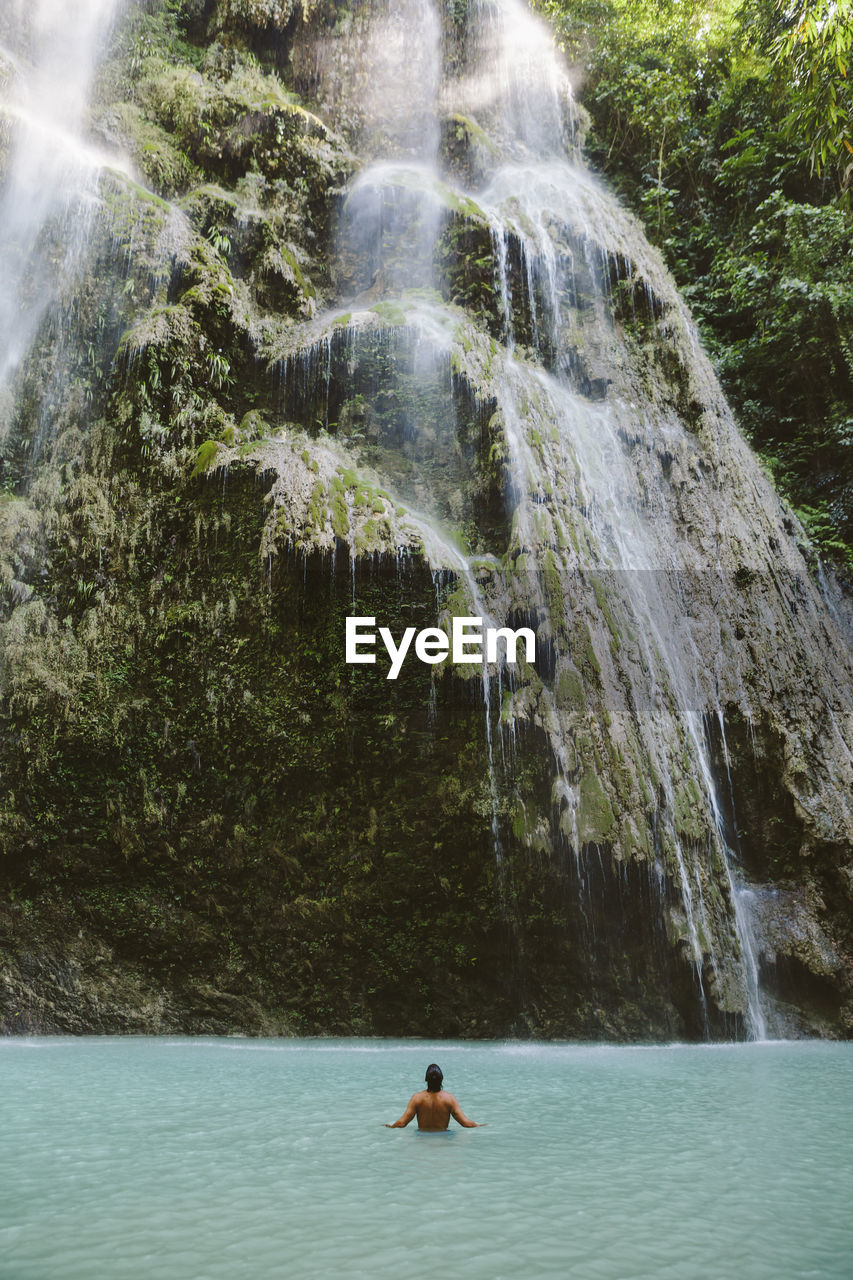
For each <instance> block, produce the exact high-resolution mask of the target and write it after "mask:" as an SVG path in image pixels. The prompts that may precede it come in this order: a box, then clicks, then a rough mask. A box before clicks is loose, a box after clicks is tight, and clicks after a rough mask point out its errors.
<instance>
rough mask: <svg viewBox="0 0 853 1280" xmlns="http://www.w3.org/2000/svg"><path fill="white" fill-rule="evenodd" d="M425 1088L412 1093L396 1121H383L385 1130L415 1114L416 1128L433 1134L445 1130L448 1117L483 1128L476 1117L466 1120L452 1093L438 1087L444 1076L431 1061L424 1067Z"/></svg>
mask: <svg viewBox="0 0 853 1280" xmlns="http://www.w3.org/2000/svg"><path fill="white" fill-rule="evenodd" d="M424 1079H425V1080H426V1088H425V1089H421V1091H420V1093H413V1094H412V1096H411V1098H410V1099H409V1105H408V1106H407V1107H406V1110H405V1111H404V1112H403V1114H402V1115H401V1116H400V1119H399V1120H395V1121H394V1123H393V1124H386V1126H385V1128H386V1129H405V1127H406V1125H407V1124H408V1123H409V1121H410V1120H414V1118H415V1116H417V1117H418V1128H419V1129H425V1130H428V1131H429V1132H432V1133H437V1132H440V1131H441V1130H442V1129H446V1128H447V1126H448V1125H449V1124H450V1117H451V1116H453V1119H454V1120H455V1121H456V1122H457V1123H458V1124H461V1125H462V1127H463V1128H464V1129H485V1127H486V1126H485V1125H484V1124H477V1122H476V1120H469V1119H468V1117H467V1116H466V1114H465V1112H464V1111H463V1110H462V1108H461V1107H460V1105H459V1103H458V1102H457V1101H456V1099H455V1098H454V1096H453V1094H452V1093H445V1091H444V1090H443V1089H442V1087H441V1082H442V1080H443V1079H444V1073H443V1071H442V1070H441V1067H439V1066H437V1065H436V1063H434V1062H431V1063H430V1065H429V1066H428V1067H427V1069H426V1075H425V1076H424Z"/></svg>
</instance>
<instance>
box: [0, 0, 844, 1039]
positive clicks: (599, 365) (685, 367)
mask: <svg viewBox="0 0 853 1280" xmlns="http://www.w3.org/2000/svg"><path fill="white" fill-rule="evenodd" d="M46 2H47V0H45V3H46ZM98 3H99V0H91V4H92V6H93V12H94V11H95V10H97V11H98V12H99V13H100V14H101V17H102V18H106V17H107V16H108V15H107V9H108V6H106V5H102V6H101V8H100V10H98ZM96 16H97V15H96ZM21 21H22V20H21ZM96 25H97V24H96ZM9 26H10V29H9V31H3V33H2V36H3V40H4V42H5V43H6V44H9V45H11V46H12V48H11V51H9V52H6V53H3V52H2V51H0V76H4V77H5V79H4V81H3V83H4V86H5V87H4V89H3V92H4V93H5V95H6V101H7V103H18V102H19V101H20V100H21V98H20V86H22V85H26V84H27V83H30V82H31V77H32V74H33V73H32V71H31V67H32V66H33V65H38V59H39V58H40V57H43V55H42V54H40V53H39V48H38V45H37V41H36V40H35V36H34V35H33V33H32V32H30V33H29V36H28V33H27V32H26V31H25V30H23V28H22V26H21V25H20V23H19V24H17V25H14V29H13V24H12V23H11V22H10V23H9ZM93 39H94V37H93ZM110 39H111V43H110V44H109V47H108V48H107V51H106V53H105V56H104V57H103V59H102V62H101V68H100V72H99V74H98V79H97V81H96V84H95V89H94V94H93V99H92V106H91V108H90V112H89V115H88V117H87V118H86V119H85V121H83V120H81V123H80V125H79V128H78V130H77V133H76V135H75V137H76V138H77V139H78V141H77V143H76V144H75V145H76V146H77V152H75V157H74V163H73V164H72V163H70V162H69V161H68V146H69V143H68V137H67V135H63V134H62V131H61V130H59V128H58V126H57V125H56V122H54V123H53V124H52V125H51V128H52V129H53V141H52V143H51V146H52V147H53V151H51V154H52V155H57V156H58V157H59V159H58V160H56V161H55V163H54V168H53V170H51V172H52V173H53V175H54V176H53V181H54V182H55V184H56V187H57V191H56V193H55V195H56V197H57V198H56V199H55V200H54V201H53V202H52V203H51V202H44V206H43V209H42V212H40V213H39V218H40V219H41V220H40V222H39V235H38V244H39V253H38V255H36V256H34V257H31V258H28V259H27V261H26V262H25V263H24V266H23V267H21V268H20V270H19V271H18V275H17V276H16V277H15V288H16V291H17V292H16V294H15V297H14V299H13V301H15V306H16V308H17V311H16V314H19V315H25V316H27V317H29V318H30V329H31V336H30V337H28V339H27V341H26V342H21V343H20V347H21V350H20V353H19V354H18V355H17V356H16V358H15V360H14V361H13V362H11V363H10V366H9V368H8V369H7V370H6V371H5V372H4V374H3V377H4V382H3V386H2V391H0V395H2V404H0V411H2V441H3V442H2V461H3V469H4V479H5V490H4V494H3V496H2V498H0V521H2V553H3V562H2V581H3V585H4V615H3V624H2V663H3V666H2V698H3V700H2V761H3V774H2V782H3V788H4V793H3V794H4V805H3V811H2V817H0V840H2V849H3V863H2V867H3V876H4V880H5V883H6V886H7V896H6V900H5V905H4V906H3V908H2V915H0V929H2V934H0V936H2V951H0V993H2V994H3V1002H2V1006H0V1009H1V1010H2V1012H0V1017H2V1026H3V1027H4V1029H6V1030H9V1031H14V1030H71V1031H84V1030H95V1031H112V1030H153V1031H159V1030H190V1031H194V1030H204V1031H226V1030H232V1029H240V1030H246V1031H253V1032H259V1033H275V1032H279V1031H283V1032H293V1031H302V1032H304V1031H326V1032H336V1033H340V1032H348V1031H355V1032H359V1033H365V1032H372V1031H375V1032H381V1033H394V1034H430V1035H454V1034H463V1035H503V1034H508V1033H513V1034H537V1035H553V1036H592V1037H613V1038H643V1037H661V1038H663V1037H696V1038H700V1037H703V1036H720V1035H744V1034H762V1033H763V1032H770V1033H773V1034H801V1033H803V1032H815V1033H819V1034H829V1035H838V1034H849V1031H850V1028H851V1025H853V1023H851V1019H853V1002H851V1001H852V999H853V998H852V997H851V982H853V932H851V927H850V920H851V915H850V906H851V893H853V838H851V837H853V815H851V794H853V789H851V754H850V743H851V732H852V731H853V710H851V708H853V698H851V690H853V670H851V657H850V643H849V638H850V635H851V624H850V619H849V616H848V614H847V612H846V605H845V602H844V601H843V600H841V599H840V598H838V596H837V593H834V591H833V589H832V587H831V584H828V583H826V582H825V581H824V579H823V577H822V574H821V569H820V565H819V564H818V563H817V561H816V560H815V558H814V556H813V555H812V554H811V552H810V550H809V547H808V545H807V544H806V543H805V542H804V540H803V537H802V531H801V530H800V529H799V527H798V526H797V524H796V521H795V520H794V519H793V517H792V516H791V514H790V513H789V512H788V511H787V510H786V509H785V508H784V507H783V506H782V504H781V503H780V502H779V500H778V498H777V497H776V495H775V494H774V492H773V490H772V487H771V486H770V484H769V482H768V481H767V480H766V478H765V477H764V475H763V474H762V473H761V471H760V469H759V468H758V466H757V464H756V462H755V460H754V458H753V457H752V456H751V454H750V452H749V450H748V449H747V447H746V446H745V444H744V443H743V441H742V439H741V438H740V436H739V435H738V433H737V430H736V427H735V425H734V423H733V422H732V420H731V416H730V414H729V411H728V409H727V406H726V405H725V403H724V401H723V399H722V397H721V395H720V392H719V389H718V387H717V385H716V382H715V379H714V377H713V373H712V371H711V369H710V367H709V365H708V363H707V361H706V359H705V358H704V356H703V354H702V352H701V350H700V349H699V346H698V343H697V341H696V338H695V335H694V333H693V330H692V327H691V324H690V320H689V316H688V315H687V314H686V311H685V308H684V306H683V304H682V302H681V300H680V299H679V297H678V296H677V294H676V292H675V290H674V289H673V287H672V285H671V282H670V281H669V279H668V277H667V275H666V273H665V271H664V269H663V267H662V265H661V264H660V262H659V260H658V258H657V256H656V255H655V254H654V253H653V252H652V250H651V249H650V248H649V246H648V245H647V243H646V242H645V240H644V238H643V236H642V233H641V230H640V229H639V227H638V226H637V225H636V223H634V222H633V220H632V219H631V218H629V217H628V216H627V215H626V214H624V212H623V211H622V210H620V208H619V207H618V205H616V203H615V202H614V201H613V200H612V198H611V197H610V196H609V195H608V194H607V193H606V192H605V191H604V190H602V189H601V188H600V186H599V185H598V184H597V183H596V182H595V180H594V179H593V177H592V176H591V175H590V174H589V173H588V172H587V171H586V170H585V169H584V167H583V163H582V159H581V156H580V146H581V141H582V132H583V120H582V112H581V111H580V109H579V108H577V107H576V106H575V104H573V102H572V99H571V94H570V92H569V89H568V85H567V84H566V82H565V79H564V77H563V75H562V72H561V70H560V67H559V65H558V63H557V62H556V61H555V59H554V57H553V55H552V53H551V50H550V45H549V42H548V38H547V33H546V32H545V31H544V30H543V29H542V28H540V27H539V26H538V25H537V24H536V23H535V22H534V21H533V20H532V19H531V18H530V16H529V15H528V14H527V13H526V11H525V10H523V9H522V8H521V7H517V6H516V5H515V4H514V2H512V3H511V2H510V0H501V2H500V3H496V4H490V3H486V2H485V0H483V3H473V2H472V3H469V4H468V5H462V6H459V5H453V6H450V7H444V8H443V7H441V6H438V7H434V6H433V5H431V4H427V3H419V2H418V0H407V4H406V5H404V6H403V7H402V8H401V7H398V6H395V7H394V9H391V8H390V7H385V6H383V5H382V4H381V3H370V4H365V5H363V6H361V7H358V8H355V9H352V10H348V9H343V8H340V7H335V6H331V5H330V6H317V7H310V8H309V7H304V8H300V7H295V8H291V7H290V6H289V5H278V4H275V3H272V2H270V3H266V2H264V0H261V2H258V3H255V2H254V0H220V2H219V3H191V2H188V3H184V4H170V5H165V6H154V7H153V8H152V9H151V10H150V11H149V10H146V11H144V12H143V11H142V10H141V9H139V8H134V7H130V8H128V9H127V10H126V11H124V12H122V13H120V14H119V17H118V18H117V19H116V23H115V26H114V29H113V32H112V36H111V38H110ZM15 42H17V43H15ZM16 95H17V96H16ZM24 116H25V113H24V112H23V109H20V108H19V107H15V108H14V109H12V108H11V107H7V109H6V113H5V115H4V117H3V119H4V121H5V126H4V132H3V134H2V135H0V137H2V138H3V139H5V147H4V149H3V151H2V157H3V163H4V166H5V184H6V186H5V191H6V204H5V206H4V207H5V208H6V209H7V211H9V210H11V209H12V207H13V205H14V207H15V208H16V209H18V210H19V211H20V207H21V201H22V200H23V199H24V194H23V193H24V191H25V186H24V184H23V181H22V178H21V162H20V161H19V160H18V159H16V156H17V155H18V154H19V151H16V147H20V144H19V142H16V139H19V137H20V130H22V129H24V128H25V127H26V126H27V122H26V119H25V118H24ZM44 132H45V127H44V122H42V133H44ZM78 152H79V154H78ZM63 157H64V158H63ZM60 197H61V198H60ZM29 208H30V221H32V217H33V214H32V208H33V206H32V205H31V206H29ZM39 208H41V206H39ZM69 211H70V212H69ZM16 245H17V242H15V241H14V237H11V236H10V237H7V240H6V241H4V242H3V245H2V246H0V252H5V253H6V255H7V258H8V259H9V260H10V261H11V257H10V255H11V254H12V252H13V251H14V253H15V255H16V257H15V260H16V261H18V262H20V260H21V257H22V254H21V252H19V250H18V248H17V247H16ZM10 246H11V248H10ZM10 278H11V277H10ZM0 319H2V314H0ZM351 614H358V615H367V616H376V617H377V619H378V621H379V622H380V623H381V624H384V625H386V626H388V627H389V628H390V629H391V631H392V632H393V633H394V635H395V636H397V635H399V634H401V633H402V631H403V630H404V629H405V627H406V626H416V627H418V628H421V627H427V626H434V625H436V624H437V623H439V624H441V625H447V624H448V623H449V621H450V619H451V618H452V617H453V616H454V615H457V616H459V615H466V614H477V615H481V616H484V617H487V618H489V619H491V620H494V621H495V622H496V623H497V624H500V625H504V624H511V625H513V626H519V625H529V626H531V627H533V628H534V629H535V631H536V633H537V636H538V652H537V661H536V662H535V664H530V663H522V664H521V665H520V667H519V668H512V667H509V666H507V665H505V664H501V663H493V664H490V665H487V666H486V667H485V668H483V667H476V666H473V665H472V666H470V667H461V668H460V667H454V666H452V664H450V663H442V664H439V665H436V666H433V667H429V666H426V665H423V664H421V663H419V662H416V661H413V662H409V663H407V664H405V665H404V667H403V669H402V672H401V675H400V677H399V679H398V680H396V681H394V682H391V681H387V680H385V679H384V675H385V670H384V668H383V666H382V664H381V662H380V664H379V665H377V666H376V667H353V666H348V665H347V664H346V663H345V662H344V648H343V636H344V621H345V618H346V616H347V615H351Z"/></svg>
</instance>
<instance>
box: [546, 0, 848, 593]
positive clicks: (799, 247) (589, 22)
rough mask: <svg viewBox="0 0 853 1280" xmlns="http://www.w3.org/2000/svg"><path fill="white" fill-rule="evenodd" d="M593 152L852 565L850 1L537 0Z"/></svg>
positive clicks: (805, 507) (839, 557)
mask: <svg viewBox="0 0 853 1280" xmlns="http://www.w3.org/2000/svg"><path fill="white" fill-rule="evenodd" d="M542 7H543V9H544V10H545V12H546V13H547V14H548V16H549V17H550V18H551V19H552V20H553V21H554V22H555V24H556V26H557V29H558V32H559V37H560V40H561V44H562V47H563V48H564V50H565V52H566V54H567V56H568V58H569V61H570V62H572V63H574V64H575V66H576V68H577V72H578V74H577V77H576V78H577V80H578V81H579V83H580V97H581V99H582V101H583V103H584V105H585V106H586V108H587V109H588V111H589V112H590V114H591V117H592V130H591V132H590V135H589V137H588V139H587V149H588V152H589V154H590V157H591V159H592V161H593V163H594V164H595V165H596V167H598V168H599V169H600V170H601V171H602V172H603V173H604V174H606V176H607V177H608V179H609V180H610V181H611V182H612V183H613V184H614V185H615V186H616V187H617V188H618V190H619V191H620V192H621V194H622V195H623V197H624V198H625V199H626V200H627V201H628V203H629V204H630V205H631V206H632V208H633V209H634V211H635V212H636V213H637V214H638V215H639V216H640V218H641V219H642V221H643V223H644V224H645V228H646V231H647V234H648V235H649V237H650V238H651V239H652V240H653V241H654V242H655V243H657V244H658V245H659V246H660V248H661V249H662V251H663V253H664V255H665V257H666V260H667V262H668V264H669V266H670V268H671V270H672V271H673V274H674V275H675V278H676V281H677V283H678V285H679V287H680V288H681V290H682V292H683V293H684V295H685V296H686V297H687V299H688V301H689V302H690V305H691V307H692V309H693V313H694V315H695V316H696V317H697V319H698V321H699V323H700V326H701V328H702V331H703V336H704V338H705V340H706V342H707V344H708V346H709V349H710V351H711V353H712V356H713V358H714V360H715V363H716V366H717V369H718V372H719V374H720V377H721V379H722V382H723V385H724V387H725V389H726V391H727V393H728V395H729V398H730V400H731V402H732V404H733V406H734V408H735V411H736V412H737V414H738V418H739V421H740V423H741V425H742V427H743V428H744V430H745V431H746V433H747V435H748V437H749V439H750V441H751V443H752V444H753V446H754V447H755V448H756V449H757V450H758V452H759V453H760V455H761V456H762V458H763V459H764V460H765V462H766V463H767V465H768V466H769V468H770V469H771V471H772V473H773V477H774V479H775V481H776V484H777V486H778V488H779V489H780V491H781V492H782V493H783V494H784V495H785V496H786V497H787V498H788V499H789V501H790V502H791V503H792V505H793V506H794V507H795V509H796V510H797V512H798V514H799V515H800V517H801V518H802V520H803V522H804V524H805V525H806V527H807V530H808V532H809V533H810V535H811V537H812V538H813V539H814V540H815V542H816V543H817V544H818V546H819V547H820V548H821V549H822V550H823V551H824V552H825V553H828V554H830V555H832V556H833V557H834V558H835V559H836V561H838V562H839V563H841V564H845V563H846V565H847V567H848V570H849V569H850V568H853V550H851V548H853V480H851V475H852V474H853V467H851V461H853V214H851V178H853V140H851V136H850V129H851V108H853V95H852V94H851V87H850V81H851V77H849V76H848V62H849V51H850V41H851V32H853V24H851V5H850V3H849V0H842V2H841V3H838V4H836V3H835V2H834V0H833V2H832V3H829V2H828V0H805V2H798V0H793V2H792V3H786V2H785V0H758V2H757V3H755V2H754V0H749V2H748V3H738V0H712V3H705V4H694V3H692V0H663V2H662V3H658V2H657V0H656V2H655V3H652V2H651V0H543V4H542Z"/></svg>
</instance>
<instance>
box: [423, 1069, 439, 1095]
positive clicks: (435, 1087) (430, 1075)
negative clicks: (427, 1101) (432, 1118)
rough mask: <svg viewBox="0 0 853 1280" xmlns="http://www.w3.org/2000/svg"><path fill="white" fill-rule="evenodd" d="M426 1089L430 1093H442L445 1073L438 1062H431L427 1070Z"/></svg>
mask: <svg viewBox="0 0 853 1280" xmlns="http://www.w3.org/2000/svg"><path fill="white" fill-rule="evenodd" d="M424 1079H425V1080H426V1087H427V1089H428V1090H429V1092H430V1093H440V1092H441V1082H442V1080H443V1079H444V1072H443V1071H442V1069H441V1067H440V1066H439V1065H438V1063H436V1062H431V1063H430V1064H429V1066H428V1067H427V1069H426V1075H425V1076H424Z"/></svg>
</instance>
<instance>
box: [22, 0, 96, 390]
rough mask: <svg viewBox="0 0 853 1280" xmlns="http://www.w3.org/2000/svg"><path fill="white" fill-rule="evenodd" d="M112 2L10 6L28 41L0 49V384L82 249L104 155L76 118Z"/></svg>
mask: <svg viewBox="0 0 853 1280" xmlns="http://www.w3.org/2000/svg"><path fill="white" fill-rule="evenodd" d="M116 3H117V0H81V3H79V4H74V5H69V4H66V3H63V2H62V0H36V2H35V3H33V4H23V3H21V2H20V0H18V2H17V3H13V4H12V9H13V10H14V12H13V13H12V14H11V15H9V19H10V25H11V27H12V30H13V31H14V32H15V33H16V34H17V35H18V37H19V38H21V37H22V36H23V34H24V33H27V35H28V39H25V40H24V42H23V43H24V47H23V48H22V49H20V50H16V51H14V53H13V54H11V55H6V56H5V57H4V53H3V51H2V50H0V70H2V67H3V63H4V61H5V62H6V66H7V70H8V73H7V75H6V77H5V83H4V84H2V96H0V115H2V116H4V117H5V119H6V123H7V125H8V127H9V130H10V134H11V141H10V155H9V159H8V162H7V165H6V167H5V181H4V184H3V190H2V195H0V388H2V386H3V385H4V384H5V383H6V382H7V381H8V380H9V378H10V377H12V376H13V374H14V371H15V369H16V367H17V366H18V364H19V362H20V360H21V359H22V357H23V356H24V354H25V353H26V351H27V348H28V346H29V344H30V343H31V341H32V339H33V337H34V335H35V332H36V330H37V328H38V326H39V324H40V322H41V320H42V318H43V317H44V316H45V314H46V313H47V312H48V310H49V309H50V308H51V307H53V306H55V305H56V304H57V302H58V300H59V298H60V296H61V294H62V292H63V289H64V288H65V287H67V285H68V283H69V282H70V281H71V280H73V278H74V274H75V272H76V270H77V268H78V266H79V264H80V262H81V260H82V257H83V255H84V253H85V249H86V244H87V239H88V234H89V230H90V227H91V219H92V214H93V212H94V209H95V206H96V202H97V194H98V178H99V175H100V171H101V168H102V166H103V165H104V163H105V162H106V161H105V157H104V156H103V155H101V154H100V153H98V152H97V151H96V150H95V149H94V148H92V147H91V146H90V145H89V144H88V143H87V142H86V141H85V139H84V136H83V124H84V116H85V110H86V105H87V99H88V93H89V86H90V83H91V78H92V75H93V73H94V69H95V65H96V61H97V56H98V51H99V48H100V46H101V44H102V41H103V39H104V37H105V35H106V32H107V30H108V28H109V24H110V22H111V20H112V17H113V12H114V9H115V6H116ZM0 83H2V82H0ZM112 163H113V164H114V163H115V161H114V160H113V161H112Z"/></svg>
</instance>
